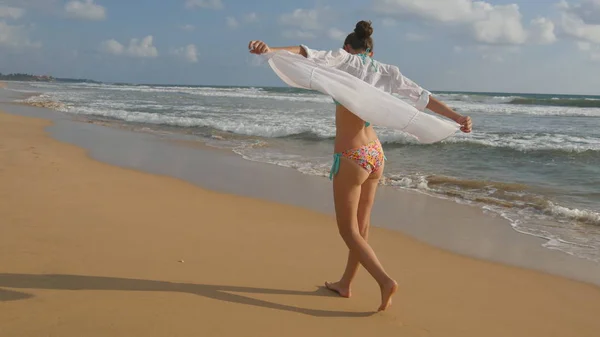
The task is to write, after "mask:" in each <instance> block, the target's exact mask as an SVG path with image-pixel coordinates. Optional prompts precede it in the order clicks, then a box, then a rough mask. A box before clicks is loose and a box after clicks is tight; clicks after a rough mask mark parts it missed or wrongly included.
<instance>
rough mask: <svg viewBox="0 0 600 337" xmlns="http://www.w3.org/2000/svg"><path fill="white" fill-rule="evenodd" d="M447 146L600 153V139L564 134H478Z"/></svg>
mask: <svg viewBox="0 0 600 337" xmlns="http://www.w3.org/2000/svg"><path fill="white" fill-rule="evenodd" d="M444 143H447V144H453V143H454V144H474V145H479V146H485V147H493V148H507V149H512V150H516V151H520V152H531V151H560V152H569V153H584V152H588V151H592V152H598V151H600V139H598V138H592V137H579V136H571V135H564V134H550V133H539V134H494V133H478V134H473V135H471V136H463V135H460V136H456V137H452V138H449V139H447V140H445V141H444Z"/></svg>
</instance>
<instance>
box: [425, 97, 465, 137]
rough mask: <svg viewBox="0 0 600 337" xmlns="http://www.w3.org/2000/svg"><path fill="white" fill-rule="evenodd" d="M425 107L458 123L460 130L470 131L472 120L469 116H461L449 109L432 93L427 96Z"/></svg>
mask: <svg viewBox="0 0 600 337" xmlns="http://www.w3.org/2000/svg"><path fill="white" fill-rule="evenodd" d="M427 109H429V110H431V111H433V112H435V113H437V114H440V115H442V116H445V117H448V118H450V119H452V120H453V121H455V122H456V123H458V124H460V130H461V131H462V132H465V133H469V132H471V128H472V122H471V117H469V116H463V115H461V114H459V113H457V112H456V111H454V110H452V109H450V107H448V106H447V105H446V104H444V103H442V102H441V101H439V100H438V99H437V98H435V97H433V96H432V95H430V96H429V103H428V104H427Z"/></svg>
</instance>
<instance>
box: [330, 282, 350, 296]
mask: <svg viewBox="0 0 600 337" xmlns="http://www.w3.org/2000/svg"><path fill="white" fill-rule="evenodd" d="M325 287H327V289H329V290H331V291H335V292H336V293H337V294H338V295H340V296H342V297H345V298H350V296H352V294H351V291H350V287H345V286H342V285H341V284H340V282H335V283H329V282H325Z"/></svg>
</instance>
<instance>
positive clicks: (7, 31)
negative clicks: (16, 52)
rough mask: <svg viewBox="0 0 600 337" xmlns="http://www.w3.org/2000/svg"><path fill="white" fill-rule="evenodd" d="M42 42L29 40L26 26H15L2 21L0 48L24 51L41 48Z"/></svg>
mask: <svg viewBox="0 0 600 337" xmlns="http://www.w3.org/2000/svg"><path fill="white" fill-rule="evenodd" d="M41 46H42V44H41V43H40V42H32V41H31V40H30V39H29V36H28V31H27V28H26V27H25V26H13V25H9V24H7V23H6V22H4V21H0V48H1V47H4V48H10V49H23V48H40V47H41Z"/></svg>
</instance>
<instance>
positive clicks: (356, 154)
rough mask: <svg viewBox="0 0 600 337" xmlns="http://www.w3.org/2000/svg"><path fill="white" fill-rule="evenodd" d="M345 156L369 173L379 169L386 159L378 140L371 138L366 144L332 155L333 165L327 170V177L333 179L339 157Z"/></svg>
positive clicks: (338, 166) (338, 165)
mask: <svg viewBox="0 0 600 337" xmlns="http://www.w3.org/2000/svg"><path fill="white" fill-rule="evenodd" d="M341 157H346V158H348V159H350V160H352V161H354V162H355V163H357V164H358V165H359V166H360V167H362V168H364V169H365V170H366V171H367V172H368V173H369V174H371V173H373V172H376V171H377V170H379V168H380V167H381V165H383V161H384V160H385V159H386V158H385V155H384V153H383V148H382V147H381V143H380V142H379V140H377V139H376V140H373V141H371V142H369V143H368V144H366V145H363V146H361V147H358V148H355V149H349V150H346V151H343V152H338V153H335V154H334V155H333V165H332V166H331V171H330V172H329V179H330V180H331V179H333V176H334V175H336V174H337V173H338V170H339V169H340V158H341Z"/></svg>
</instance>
